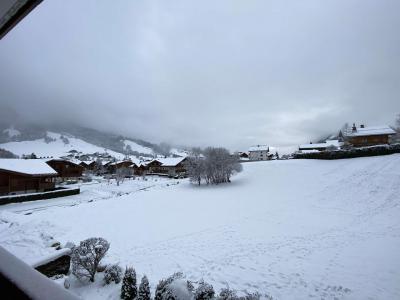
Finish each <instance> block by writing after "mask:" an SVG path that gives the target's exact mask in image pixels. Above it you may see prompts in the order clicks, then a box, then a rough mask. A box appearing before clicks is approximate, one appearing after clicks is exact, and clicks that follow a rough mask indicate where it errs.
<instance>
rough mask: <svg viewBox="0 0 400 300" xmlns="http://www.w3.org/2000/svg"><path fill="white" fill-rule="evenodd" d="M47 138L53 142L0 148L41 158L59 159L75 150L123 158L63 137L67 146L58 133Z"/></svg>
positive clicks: (7, 145)
mask: <svg viewBox="0 0 400 300" xmlns="http://www.w3.org/2000/svg"><path fill="white" fill-rule="evenodd" d="M47 136H48V137H50V138H52V139H54V141H51V142H49V143H46V142H45V141H44V139H37V140H33V141H20V142H8V143H3V144H0V148H3V149H6V150H8V151H11V152H12V153H14V154H16V155H19V156H22V155H23V154H31V153H32V152H33V153H35V154H36V155H37V156H41V157H47V156H51V157H61V156H65V155H67V154H69V153H68V151H70V150H77V151H80V152H82V153H95V152H99V153H104V152H107V153H109V154H110V155H112V156H114V157H116V158H119V159H122V158H123V157H124V155H123V154H121V153H118V152H115V151H112V150H109V149H104V148H102V147H98V146H95V145H93V144H90V143H87V142H85V141H83V140H81V139H78V138H75V137H71V136H65V135H64V137H67V138H68V141H69V143H68V144H65V143H64V142H63V140H62V139H61V134H59V133H55V132H47Z"/></svg>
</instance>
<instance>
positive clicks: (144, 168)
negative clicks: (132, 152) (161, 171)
mask: <svg viewBox="0 0 400 300" xmlns="http://www.w3.org/2000/svg"><path fill="white" fill-rule="evenodd" d="M147 164H148V162H140V163H134V164H132V165H131V168H132V169H133V174H134V175H138V176H142V175H146V174H147V173H148V172H149V167H148V165H147Z"/></svg>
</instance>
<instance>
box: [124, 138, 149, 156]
mask: <svg viewBox="0 0 400 300" xmlns="http://www.w3.org/2000/svg"><path fill="white" fill-rule="evenodd" d="M122 142H123V143H124V145H125V149H126V147H128V146H129V147H130V149H131V150H132V151H136V152H139V153H144V154H153V149H151V148H148V147H144V146H142V145H139V144H137V143H135V142H134V141H131V140H123V141H122Z"/></svg>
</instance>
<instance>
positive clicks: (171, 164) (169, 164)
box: [155, 157, 185, 167]
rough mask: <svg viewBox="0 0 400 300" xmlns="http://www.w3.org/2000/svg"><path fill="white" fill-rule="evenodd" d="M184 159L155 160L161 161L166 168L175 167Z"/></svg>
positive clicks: (167, 158)
mask: <svg viewBox="0 0 400 300" xmlns="http://www.w3.org/2000/svg"><path fill="white" fill-rule="evenodd" d="M184 159H185V157H166V158H157V159H155V160H156V161H159V162H160V163H161V164H162V166H164V167H175V166H176V165H177V164H179V163H180V162H182V161H183V160H184Z"/></svg>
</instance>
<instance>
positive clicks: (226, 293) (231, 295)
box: [217, 287, 238, 300]
mask: <svg viewBox="0 0 400 300" xmlns="http://www.w3.org/2000/svg"><path fill="white" fill-rule="evenodd" d="M217 299H218V300H237V299H238V297H237V295H236V291H234V290H231V289H230V288H229V287H227V288H223V289H222V290H221V291H220V292H219V295H218V298H217Z"/></svg>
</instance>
